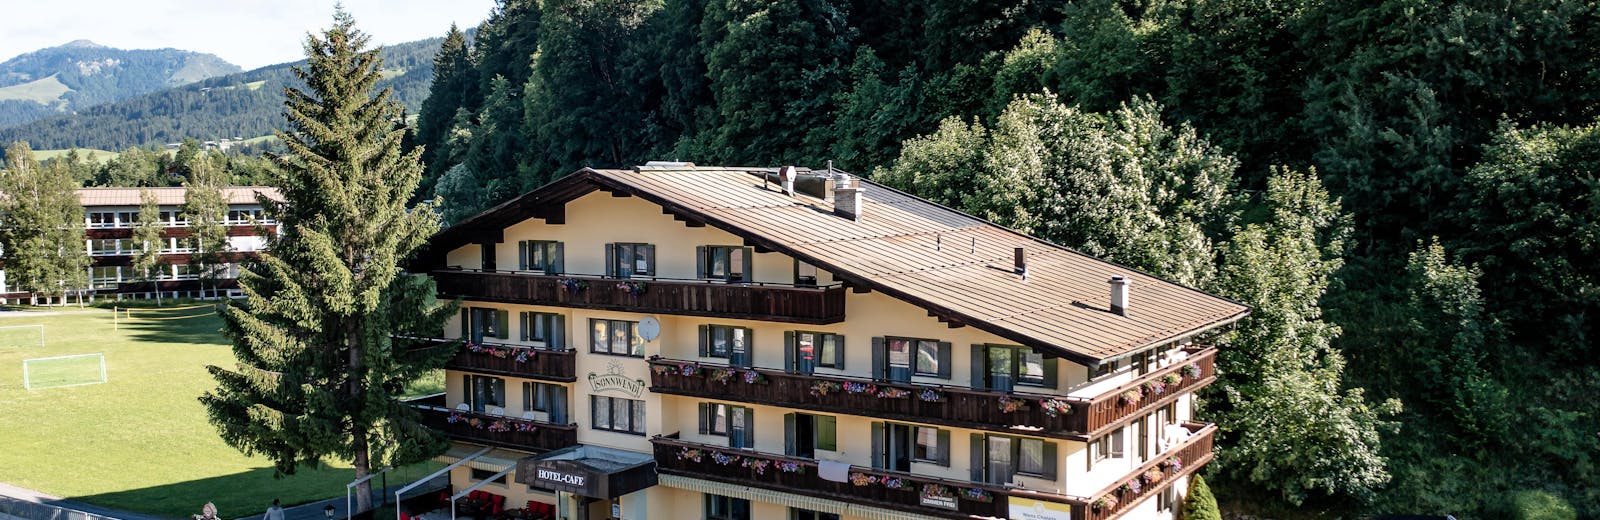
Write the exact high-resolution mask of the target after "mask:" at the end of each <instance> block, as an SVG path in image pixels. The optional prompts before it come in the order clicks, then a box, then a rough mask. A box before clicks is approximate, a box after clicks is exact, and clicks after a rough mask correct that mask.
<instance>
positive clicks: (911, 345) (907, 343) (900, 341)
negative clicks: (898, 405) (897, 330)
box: [872, 337, 950, 382]
mask: <svg viewBox="0 0 1600 520" xmlns="http://www.w3.org/2000/svg"><path fill="white" fill-rule="evenodd" d="M872 343H873V358H874V360H873V361H874V362H873V365H874V366H873V372H874V377H877V378H879V379H887V380H890V381H901V382H909V381H911V376H913V375H918V376H928V377H941V378H945V379H949V378H950V343H949V342H947V341H938V340H931V339H912V338H894V337H891V338H872Z"/></svg>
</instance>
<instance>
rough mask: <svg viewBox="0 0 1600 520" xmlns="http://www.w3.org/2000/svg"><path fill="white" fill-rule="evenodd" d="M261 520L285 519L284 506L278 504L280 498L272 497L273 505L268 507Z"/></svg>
mask: <svg viewBox="0 0 1600 520" xmlns="http://www.w3.org/2000/svg"><path fill="white" fill-rule="evenodd" d="M261 520H283V507H282V506H279V505H278V499H276V498H274V499H272V507H269V508H267V514H265V515H263V516H262V517H261Z"/></svg>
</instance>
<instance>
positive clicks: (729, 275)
mask: <svg viewBox="0 0 1600 520" xmlns="http://www.w3.org/2000/svg"><path fill="white" fill-rule="evenodd" d="M734 251H738V252H739V255H740V256H739V261H738V262H737V263H735V262H734V259H733V252H734ZM696 254H698V255H700V258H699V259H697V260H696V264H698V265H699V268H698V269H697V271H699V272H697V273H695V276H696V277H698V278H700V279H701V280H721V281H723V282H726V283H750V282H752V281H755V276H754V274H755V273H751V272H746V271H751V270H754V269H755V257H754V256H751V255H754V254H755V248H752V247H748V246H727V245H721V246H718V245H706V246H700V247H698V248H696ZM718 260H721V261H722V266H723V269H724V270H725V272H724V273H722V274H720V275H718V274H715V273H713V272H712V270H713V269H714V268H715V267H714V266H716V265H717V261H718ZM735 266H738V268H739V278H738V279H735V278H734V277H733V268H734V267H735ZM746 267H749V268H750V269H745V268H746Z"/></svg>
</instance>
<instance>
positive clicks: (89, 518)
mask: <svg viewBox="0 0 1600 520" xmlns="http://www.w3.org/2000/svg"><path fill="white" fill-rule="evenodd" d="M0 513H4V514H8V515H11V516H15V517H19V518H24V519H26V520H117V519H116V518H112V517H109V516H101V515H97V514H94V513H86V512H83V511H79V510H76V509H67V508H65V507H58V506H52V505H50V504H40V503H38V502H29V501H27V500H21V499H16V498H11V497H0Z"/></svg>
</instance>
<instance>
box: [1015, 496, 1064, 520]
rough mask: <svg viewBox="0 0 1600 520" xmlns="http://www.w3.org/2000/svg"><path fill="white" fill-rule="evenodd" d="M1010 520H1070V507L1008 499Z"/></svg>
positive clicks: (1039, 501)
mask: <svg viewBox="0 0 1600 520" xmlns="http://www.w3.org/2000/svg"><path fill="white" fill-rule="evenodd" d="M1009 503H1010V513H1011V514H1010V515H1008V516H1010V517H1011V520H1072V506H1070V505H1067V504H1061V503H1057V502H1045V501H1043V500H1024V499H1019V498H1017V497H1011V499H1010V502H1009Z"/></svg>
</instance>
